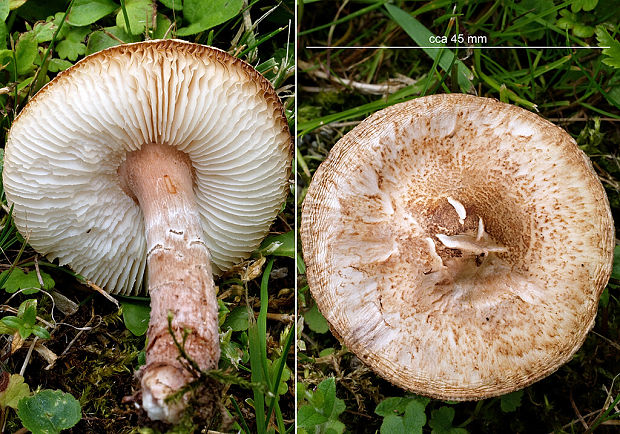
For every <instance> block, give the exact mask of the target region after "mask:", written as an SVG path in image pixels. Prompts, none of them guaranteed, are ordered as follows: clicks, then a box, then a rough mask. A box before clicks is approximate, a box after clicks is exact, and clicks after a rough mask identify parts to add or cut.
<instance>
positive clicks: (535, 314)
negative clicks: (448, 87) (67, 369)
mask: <svg viewBox="0 0 620 434" xmlns="http://www.w3.org/2000/svg"><path fill="white" fill-rule="evenodd" d="M300 234H301V240H302V246H303V253H304V258H305V261H306V264H307V278H308V283H309V286H310V289H311V291H312V294H313V296H314V298H315V300H316V302H317V305H318V307H319V309H320V311H321V312H322V313H323V315H324V316H325V318H326V319H327V321H328V322H329V324H330V326H331V328H332V331H333V332H334V334H335V335H337V337H339V339H340V340H341V341H342V343H343V344H344V345H346V346H347V347H348V348H349V349H350V350H351V351H352V352H353V353H355V354H356V355H357V356H358V357H359V358H360V359H361V360H362V361H364V362H365V363H366V364H368V365H370V367H372V369H373V370H374V371H376V372H377V373H378V374H379V375H381V376H383V377H384V378H386V379H387V380H389V381H390V382H392V383H393V384H395V385H397V386H400V387H401V388H404V389H407V390H409V391H412V392H415V393H418V394H422V395H426V396H430V397H434V398H440V399H449V400H475V399H482V398H486V397H491V396H497V395H501V394H505V393H508V392H511V391H514V390H517V389H520V388H523V387H525V386H527V385H529V384H531V383H533V382H535V381H537V380H539V379H541V378H543V377H545V376H547V375H549V374H551V373H552V372H554V371H555V370H556V369H558V367H559V366H560V365H562V364H563V363H565V362H567V361H568V360H570V358H571V356H572V355H573V354H574V353H575V352H576V351H577V349H578V348H579V347H580V346H581V344H582V343H583V341H584V339H585V336H586V334H587V333H588V331H589V330H590V329H591V328H592V326H593V324H594V319H595V316H596V309H597V305H598V300H599V295H600V294H601V292H602V290H603V289H604V287H605V285H606V283H607V281H608V279H609V276H610V273H611V266H612V257H613V248H614V226H613V221H612V216H611V211H610V208H609V203H608V200H607V197H606V195H605V191H604V189H603V187H602V185H601V183H600V181H599V180H598V178H597V176H596V174H595V172H594V170H593V168H592V165H591V163H590V161H589V160H588V158H587V157H586V155H585V154H584V153H583V152H582V151H581V150H580V149H579V148H578V147H577V145H576V143H575V141H574V140H573V139H572V138H571V137H570V136H569V135H568V134H567V133H566V132H564V131H563V130H562V129H560V128H559V127H556V126H554V125H553V124H551V123H549V122H548V121H546V120H544V119H542V118H541V117H539V116H537V115H535V114H533V113H531V112H528V111H526V110H523V109H521V108H517V107H514V106H511V105H508V104H504V103H501V102H498V101H496V100H493V99H487V98H479V97H474V96H470V95H458V94H453V95H434V96H428V97H423V98H418V99H416V100H412V101H409V102H406V103H402V104H397V105H394V106H392V107H389V108H387V109H384V110H382V111H380V112H377V113H375V114H374V115H372V116H370V117H369V118H367V119H366V120H364V121H363V122H361V123H360V124H359V125H358V126H357V127H356V128H354V129H353V130H352V131H350V132H349V133H348V134H347V135H346V136H344V137H343V138H342V139H341V140H340V141H339V142H338V143H337V144H336V145H335V146H334V148H333V149H332V150H331V153H330V155H329V157H328V158H327V159H326V160H325V161H324V162H323V164H322V165H321V166H320V167H319V168H318V170H317V171H316V173H315V175H314V177H313V179H312V183H311V185H310V187H309V189H308V193H307V196H306V198H305V202H304V204H303V210H302V222H301V229H300Z"/></svg>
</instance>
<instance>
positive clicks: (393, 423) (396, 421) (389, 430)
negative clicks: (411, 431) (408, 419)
mask: <svg viewBox="0 0 620 434" xmlns="http://www.w3.org/2000/svg"><path fill="white" fill-rule="evenodd" d="M379 432H380V433H381V434H401V433H405V432H408V431H407V430H405V423H404V422H403V418H402V417H401V416H397V415H395V414H388V415H387V416H385V417H384V418H383V423H382V424H381V428H380V429H379Z"/></svg>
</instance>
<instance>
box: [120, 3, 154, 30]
mask: <svg viewBox="0 0 620 434" xmlns="http://www.w3.org/2000/svg"><path fill="white" fill-rule="evenodd" d="M125 10H126V11H127V18H128V19H129V28H130V30H131V32H129V31H128V30H127V26H126V25H125V15H124V14H123V10H122V9H119V11H118V12H117V13H116V25H117V26H118V27H120V28H121V29H123V30H124V31H126V32H128V33H131V34H132V35H139V34H141V33H144V31H145V30H146V24H147V21H148V23H149V25H152V24H153V23H152V19H153V11H154V10H155V4H154V3H153V2H152V1H151V0H125Z"/></svg>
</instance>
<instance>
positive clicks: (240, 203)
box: [3, 40, 292, 422]
mask: <svg viewBox="0 0 620 434" xmlns="http://www.w3.org/2000/svg"><path fill="white" fill-rule="evenodd" d="M291 155H292V140H291V136H290V132H289V128H288V123H287V121H286V118H285V116H284V111H283V107H282V105H281V103H280V100H279V99H278V96H277V95H276V93H275V91H274V89H273V87H272V86H271V84H270V83H269V82H268V81H267V80H266V79H265V78H264V77H262V76H261V75H260V74H259V73H258V72H257V71H256V70H254V69H253V68H252V67H251V66H249V65H248V64H246V63H245V62H243V61H241V60H239V59H236V58H234V57H232V56H230V55H228V54H226V53H225V52H223V51H221V50H218V49H215V48H211V47H205V46H201V45H197V44H191V43H187V42H184V41H176V40H162V41H149V42H142V43H136V44H128V45H121V46H117V47H113V48H109V49H107V50H104V51H101V52H99V53H96V54H93V55H91V56H88V57H86V58H85V59H83V60H81V61H80V62H78V63H77V64H75V65H74V66H73V67H71V68H69V69H68V70H66V71H64V72H62V73H60V74H59V75H58V76H57V77H56V78H55V79H54V80H53V81H52V82H50V83H49V84H47V85H46V86H45V87H44V88H43V89H41V91H39V93H37V95H35V96H34V97H33V98H32V100H31V101H30V102H29V103H28V105H27V106H26V107H25V108H24V109H23V110H22V112H21V113H20V114H19V116H18V117H17V118H16V120H15V122H14V123H13V126H12V128H11V130H10V133H9V137H8V141H7V146H6V154H5V162H4V174H3V177H4V187H5V191H6V196H7V199H8V202H9V203H10V204H11V205H12V206H14V214H13V216H14V218H15V224H16V226H17V228H18V229H19V230H20V231H21V232H22V233H23V234H28V241H29V243H30V244H31V245H32V247H34V248H35V249H36V250H37V251H39V252H40V253H42V254H44V255H46V256H47V257H48V258H50V259H55V258H58V260H59V262H60V263H61V264H69V265H70V266H71V268H73V269H74V270H75V271H76V272H78V273H80V274H81V275H83V276H85V277H87V278H88V279H90V280H92V281H93V282H94V283H96V284H97V285H99V286H101V287H104V288H106V290H108V291H109V292H111V293H115V294H117V293H120V294H135V293H137V292H138V291H140V288H141V287H142V279H143V275H144V273H145V269H146V268H147V266H148V289H149V292H150V294H151V320H150V323H149V331H148V347H147V353H146V366H145V367H144V368H142V371H141V373H142V379H141V382H142V398H143V406H144V408H145V409H146V411H147V412H148V414H149V417H150V418H151V419H155V420H166V421H168V422H175V421H177V420H178V419H179V416H180V415H181V413H182V410H183V409H184V408H185V406H186V403H187V399H188V396H187V395H185V396H184V397H182V398H181V399H180V400H177V401H176V402H165V400H166V398H167V397H168V396H169V395H170V394H171V393H173V392H175V391H178V390H180V389H181V388H183V387H185V386H186V385H187V384H188V382H189V381H191V379H192V375H191V374H190V373H189V372H188V371H187V370H186V369H185V368H184V367H183V366H182V364H181V363H180V362H179V360H178V356H179V351H178V349H177V348H176V346H175V344H174V342H173V339H172V336H171V335H170V333H169V331H168V315H169V314H170V315H171V316H172V330H173V332H174V334H175V336H176V338H177V339H178V341H179V342H182V335H183V332H184V330H190V334H189V336H188V337H187V340H186V341H185V351H186V353H187V354H188V355H189V356H190V357H191V358H192V359H193V360H194V361H195V362H196V363H197V364H198V366H199V367H200V369H202V370H208V369H213V368H216V367H217V363H218V360H219V355H220V350H219V339H218V324H217V301H216V298H215V287H214V283H213V278H212V276H211V274H212V273H211V271H212V269H213V272H214V273H216V274H218V273H220V272H221V271H223V270H226V269H228V268H229V267H230V266H232V265H233V264H235V263H237V262H239V261H240V260H242V259H244V258H247V257H248V256H249V254H250V252H251V251H252V250H254V249H255V248H256V247H257V246H258V244H259V243H260V241H261V240H262V238H263V237H264V236H265V235H266V234H267V232H268V230H269V226H270V225H271V222H272V221H273V219H274V218H275V216H276V215H277V214H278V212H279V211H280V208H281V205H282V202H283V201H284V199H285V197H286V194H287V191H288V177H289V174H290V162H291Z"/></svg>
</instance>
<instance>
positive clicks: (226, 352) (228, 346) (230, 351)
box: [220, 329, 243, 368]
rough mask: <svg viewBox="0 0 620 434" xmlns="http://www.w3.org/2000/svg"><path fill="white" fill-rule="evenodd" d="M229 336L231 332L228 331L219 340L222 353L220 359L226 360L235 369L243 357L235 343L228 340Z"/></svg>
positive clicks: (241, 351) (239, 347)
mask: <svg viewBox="0 0 620 434" xmlns="http://www.w3.org/2000/svg"><path fill="white" fill-rule="evenodd" d="M231 336H232V330H231V329H228V331H226V333H224V335H223V336H222V338H221V339H220V352H221V353H222V359H224V360H227V361H228V362H229V363H230V364H231V365H233V366H234V367H235V368H237V367H238V366H239V362H241V358H242V357H243V350H242V349H241V346H240V345H239V344H238V343H237V342H234V341H231V340H230V338H231Z"/></svg>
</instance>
